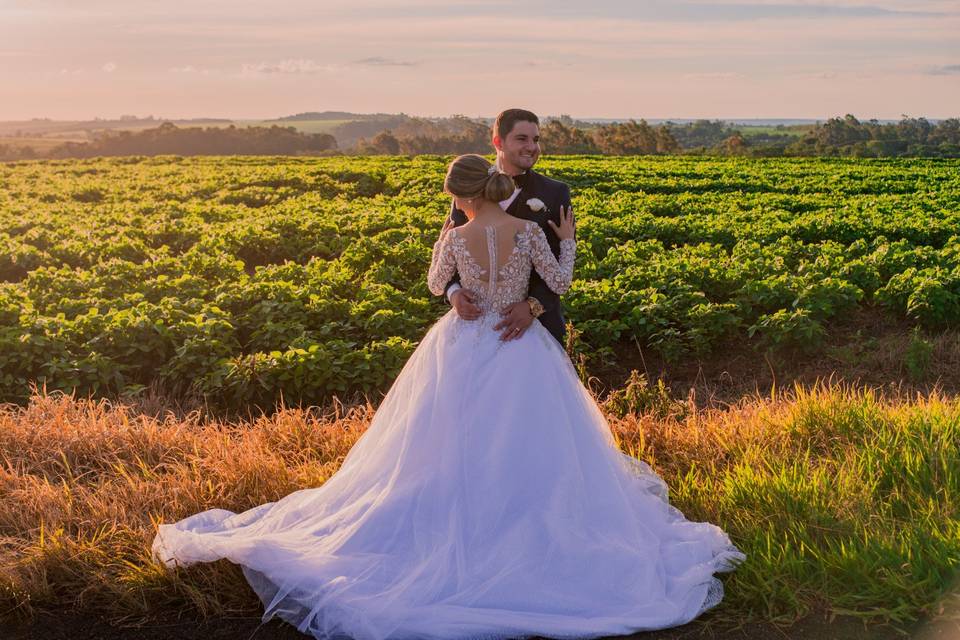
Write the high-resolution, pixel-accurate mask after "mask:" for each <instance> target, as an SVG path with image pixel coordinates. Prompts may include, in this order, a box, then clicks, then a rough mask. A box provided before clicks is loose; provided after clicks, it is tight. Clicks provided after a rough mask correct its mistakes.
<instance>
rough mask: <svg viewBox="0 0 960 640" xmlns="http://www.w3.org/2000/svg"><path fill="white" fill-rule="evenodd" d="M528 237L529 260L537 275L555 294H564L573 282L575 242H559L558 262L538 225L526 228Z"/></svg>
mask: <svg viewBox="0 0 960 640" xmlns="http://www.w3.org/2000/svg"><path fill="white" fill-rule="evenodd" d="M528 229H529V235H530V258H531V259H532V260H533V266H534V268H536V270H537V273H539V274H540V277H541V278H543V281H544V282H545V283H546V284H547V286H548V287H550V289H551V290H552V291H553V292H554V293H557V294H560V293H564V292H565V291H566V290H567V289H569V288H570V282H571V281H572V280H573V261H574V258H576V254H577V241H576V240H574V239H573V238H567V239H565V240H561V241H560V260H559V261H558V260H557V259H556V258H555V257H554V256H553V251H551V250H550V244H549V243H548V242H547V236H546V234H545V233H544V232H543V229H541V228H540V225H538V224H535V223H531V224H530V226H529V227H528Z"/></svg>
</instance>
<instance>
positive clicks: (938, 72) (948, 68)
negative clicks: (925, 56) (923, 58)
mask: <svg viewBox="0 0 960 640" xmlns="http://www.w3.org/2000/svg"><path fill="white" fill-rule="evenodd" d="M929 73H930V75H932V76H952V75H960V64H945V65H941V66H939V67H934V68H933V69H931V70H930V71H929Z"/></svg>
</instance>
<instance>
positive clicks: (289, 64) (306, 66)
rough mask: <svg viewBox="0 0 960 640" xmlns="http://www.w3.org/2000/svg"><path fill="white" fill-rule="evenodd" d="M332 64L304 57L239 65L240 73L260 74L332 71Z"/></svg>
mask: <svg viewBox="0 0 960 640" xmlns="http://www.w3.org/2000/svg"><path fill="white" fill-rule="evenodd" d="M333 70H334V66H333V65H329V64H320V63H318V62H315V61H313V60H307V59H304V58H298V59H287V60H281V61H280V62H277V63H270V62H258V63H257V64H244V65H243V66H242V67H241V74H242V75H261V74H266V75H270V74H314V73H323V72H327V71H333Z"/></svg>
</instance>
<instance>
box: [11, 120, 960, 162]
mask: <svg viewBox="0 0 960 640" xmlns="http://www.w3.org/2000/svg"><path fill="white" fill-rule="evenodd" d="M302 115H303V116H304V117H306V116H309V115H311V114H302ZM334 115H335V114H334ZM344 115H350V114H344ZM298 117H299V116H298ZM298 117H291V118H289V119H290V120H296V119H297V118H298ZM490 126H491V123H490V121H488V120H478V119H473V118H467V117H465V116H462V115H456V116H452V117H449V118H416V117H412V116H407V115H405V114H399V115H389V114H384V115H382V116H381V115H379V114H378V115H377V117H373V116H371V117H370V118H365V119H360V120H357V121H350V122H344V123H342V124H339V125H337V126H335V127H334V128H333V129H332V131H333V134H328V133H314V134H308V133H302V132H300V131H298V130H297V129H296V128H295V127H293V126H276V125H274V126H270V127H240V128H238V127H236V126H234V125H230V126H228V127H219V128H218V127H207V128H200V127H184V128H179V127H177V126H175V125H174V124H172V123H170V122H165V123H163V124H162V125H161V126H159V127H156V128H152V129H146V130H143V131H137V132H132V131H108V132H103V133H101V134H100V137H99V138H97V139H96V140H94V141H92V142H89V143H80V142H66V143H63V144H61V145H59V146H56V147H53V148H52V149H50V150H48V151H44V152H38V151H35V150H34V149H32V148H30V147H24V146H22V145H3V144H0V160H19V159H31V158H40V157H44V158H70V157H81V158H85V157H93V156H118V155H158V154H176V155H330V154H337V153H350V154H356V155H383V154H387V155H418V154H441V155H450V154H460V153H489V152H490V138H491V128H490ZM744 131H747V133H744ZM540 133H541V142H542V145H543V149H544V153H548V154H559V155H571V154H598V155H662V154H698V155H739V156H856V157H890V156H893V157H896V156H924V157H960V119H958V118H950V119H948V120H942V121H940V122H938V123H936V124H934V123H931V122H929V121H928V120H926V119H925V118H908V117H904V118H903V119H902V120H900V121H899V122H896V123H880V122H878V121H877V120H869V121H865V122H861V121H859V120H857V118H855V117H854V116H852V115H847V116H845V117H843V118H831V119H830V120H828V121H827V122H825V123H821V124H816V125H804V126H800V127H797V126H791V127H784V126H779V127H776V128H769V129H763V130H761V131H760V132H757V133H752V132H749V128H743V129H741V128H737V127H736V126H733V125H731V124H730V123H726V122H723V121H720V120H697V121H695V122H689V123H684V124H678V123H674V122H666V123H663V124H659V125H656V126H653V125H650V124H649V123H647V122H646V120H638V121H637V120H629V121H627V122H613V123H604V124H598V123H591V122H584V121H580V120H574V119H572V118H570V116H565V115H563V116H559V117H553V118H545V119H544V120H543V121H542V124H541V127H540ZM338 140H339V141H340V144H339V145H338ZM345 140H352V141H353V142H352V144H347V143H346V142H345Z"/></svg>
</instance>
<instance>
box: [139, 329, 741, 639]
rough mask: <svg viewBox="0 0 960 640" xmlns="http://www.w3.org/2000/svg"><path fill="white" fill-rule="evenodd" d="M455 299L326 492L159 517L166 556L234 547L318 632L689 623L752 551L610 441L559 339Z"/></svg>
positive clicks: (264, 586)
mask: <svg viewBox="0 0 960 640" xmlns="http://www.w3.org/2000/svg"><path fill="white" fill-rule="evenodd" d="M495 322H496V317H495V316H493V317H491V316H489V315H485V316H483V317H482V318H481V319H480V320H475V321H464V320H461V319H460V318H458V317H457V316H456V314H455V312H453V311H452V310H451V312H450V313H448V314H447V315H445V316H443V318H441V319H440V320H439V321H438V322H437V323H436V324H435V325H434V326H433V327H431V329H430V330H429V331H428V332H427V334H426V336H425V337H424V339H423V340H422V341H421V343H420V345H419V347H418V348H417V349H416V351H415V352H414V353H413V355H412V356H411V357H410V359H409V360H408V361H407V363H406V364H405V366H404V368H403V370H402V371H401V373H400V374H399V376H398V377H397V379H396V381H395V382H394V385H393V387H392V388H391V389H390V391H389V393H388V394H387V396H386V397H385V398H384V400H383V402H382V403H381V406H380V408H379V409H378V411H377V413H376V414H375V417H374V419H373V421H372V422H371V424H370V426H369V428H368V430H367V431H366V432H365V433H364V434H363V436H361V438H360V439H359V440H358V441H357V443H356V444H355V445H354V447H353V448H352V449H351V450H350V452H349V453H348V455H347V456H346V458H345V459H344V462H343V465H342V466H341V468H340V469H339V470H338V471H337V473H335V474H334V475H333V476H332V477H331V478H330V479H329V480H327V482H326V483H325V484H323V485H322V486H320V487H315V488H309V489H303V490H300V491H296V492H294V493H291V494H290V495H287V496H285V497H284V498H282V499H281V500H278V501H277V502H272V503H268V504H264V505H260V506H258V507H255V508H252V509H250V510H248V511H245V512H243V513H239V514H235V513H233V512H230V511H226V510H223V509H212V510H209V511H205V512H202V513H198V514H195V515H192V516H190V517H187V518H185V519H184V520H181V521H179V522H176V523H174V524H169V525H161V526H160V528H159V531H158V534H157V537H156V539H155V540H154V544H153V553H154V555H155V557H156V558H157V559H158V560H160V561H162V562H165V563H166V564H168V565H171V566H173V565H175V564H177V563H179V564H190V563H193V562H202V561H213V560H217V559H220V558H227V559H229V560H230V561H232V562H235V563H238V564H239V565H241V567H242V570H243V572H244V575H245V576H246V578H247V580H248V581H249V583H250V585H251V587H252V588H253V589H254V591H255V592H256V593H257V594H258V595H259V597H260V599H261V600H262V601H263V604H264V614H263V619H264V620H267V619H269V618H271V617H273V616H279V617H280V618H282V619H284V620H286V621H288V622H290V623H291V624H293V625H295V626H296V627H297V629H299V630H300V631H301V632H304V633H307V634H310V635H313V636H314V637H316V638H354V639H356V640H386V639H396V640H406V639H413V638H417V639H420V640H424V639H426V640H433V639H435V640H458V639H464V640H466V639H473V638H485V639H486V638H489V639H500V638H518V637H525V636H532V635H539V636H547V637H554V638H593V637H599V636H607V635H618V634H627V633H631V632H634V631H640V630H650V629H660V628H665V627H671V626H676V625H679V624H683V623H685V622H688V621H689V620H691V619H693V618H695V617H696V616H698V615H699V614H700V613H702V612H703V611H705V610H707V609H709V608H711V607H713V606H714V605H716V604H717V603H718V602H719V601H720V600H721V599H722V597H723V586H722V583H721V582H720V581H719V580H718V579H717V578H716V577H714V575H713V574H714V573H715V572H719V571H730V570H732V569H733V568H734V567H735V566H736V564H737V563H739V562H740V561H742V560H743V559H744V558H745V556H744V554H742V553H741V552H740V551H739V550H738V549H737V548H736V547H735V546H734V545H733V544H732V543H731V542H730V540H729V538H728V536H727V535H726V534H725V533H724V532H723V531H722V530H721V529H720V528H718V527H717V526H715V525H713V524H710V523H706V522H691V521H688V520H686V519H685V518H684V516H683V515H682V514H681V513H680V511H678V510H677V509H675V508H674V507H672V506H671V505H670V504H669V503H668V501H667V487H666V485H665V484H664V482H663V481H662V480H661V478H660V477H659V476H657V475H656V474H655V473H654V472H653V471H652V469H651V468H650V467H649V466H648V465H647V464H645V463H643V462H641V461H638V460H635V459H633V458H630V457H629V456H626V455H624V454H623V453H621V452H620V451H619V450H618V449H617V448H616V447H615V443H614V440H613V436H612V434H611V432H610V429H609V426H608V425H607V423H606V421H605V419H604V418H603V415H602V414H601V412H600V410H599V409H598V407H597V406H596V403H595V402H594V401H593V398H592V397H591V396H590V394H589V393H588V392H587V390H586V389H585V388H584V386H583V385H582V384H581V383H580V380H579V378H578V377H577V375H576V371H575V370H574V368H573V365H572V364H571V362H570V359H569V358H568V357H567V355H566V354H565V353H564V351H563V349H562V348H561V347H560V345H559V344H558V343H557V342H556V340H555V339H554V338H553V337H552V336H551V335H550V334H549V333H548V332H547V331H546V329H544V328H543V327H542V325H540V323H539V322H534V323H533V325H532V326H531V328H530V330H528V331H527V333H526V334H524V336H523V337H522V338H521V339H519V340H516V341H511V342H501V341H500V340H499V339H498V336H499V332H497V331H494V330H493V329H492V325H493V324H494V323H495Z"/></svg>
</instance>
